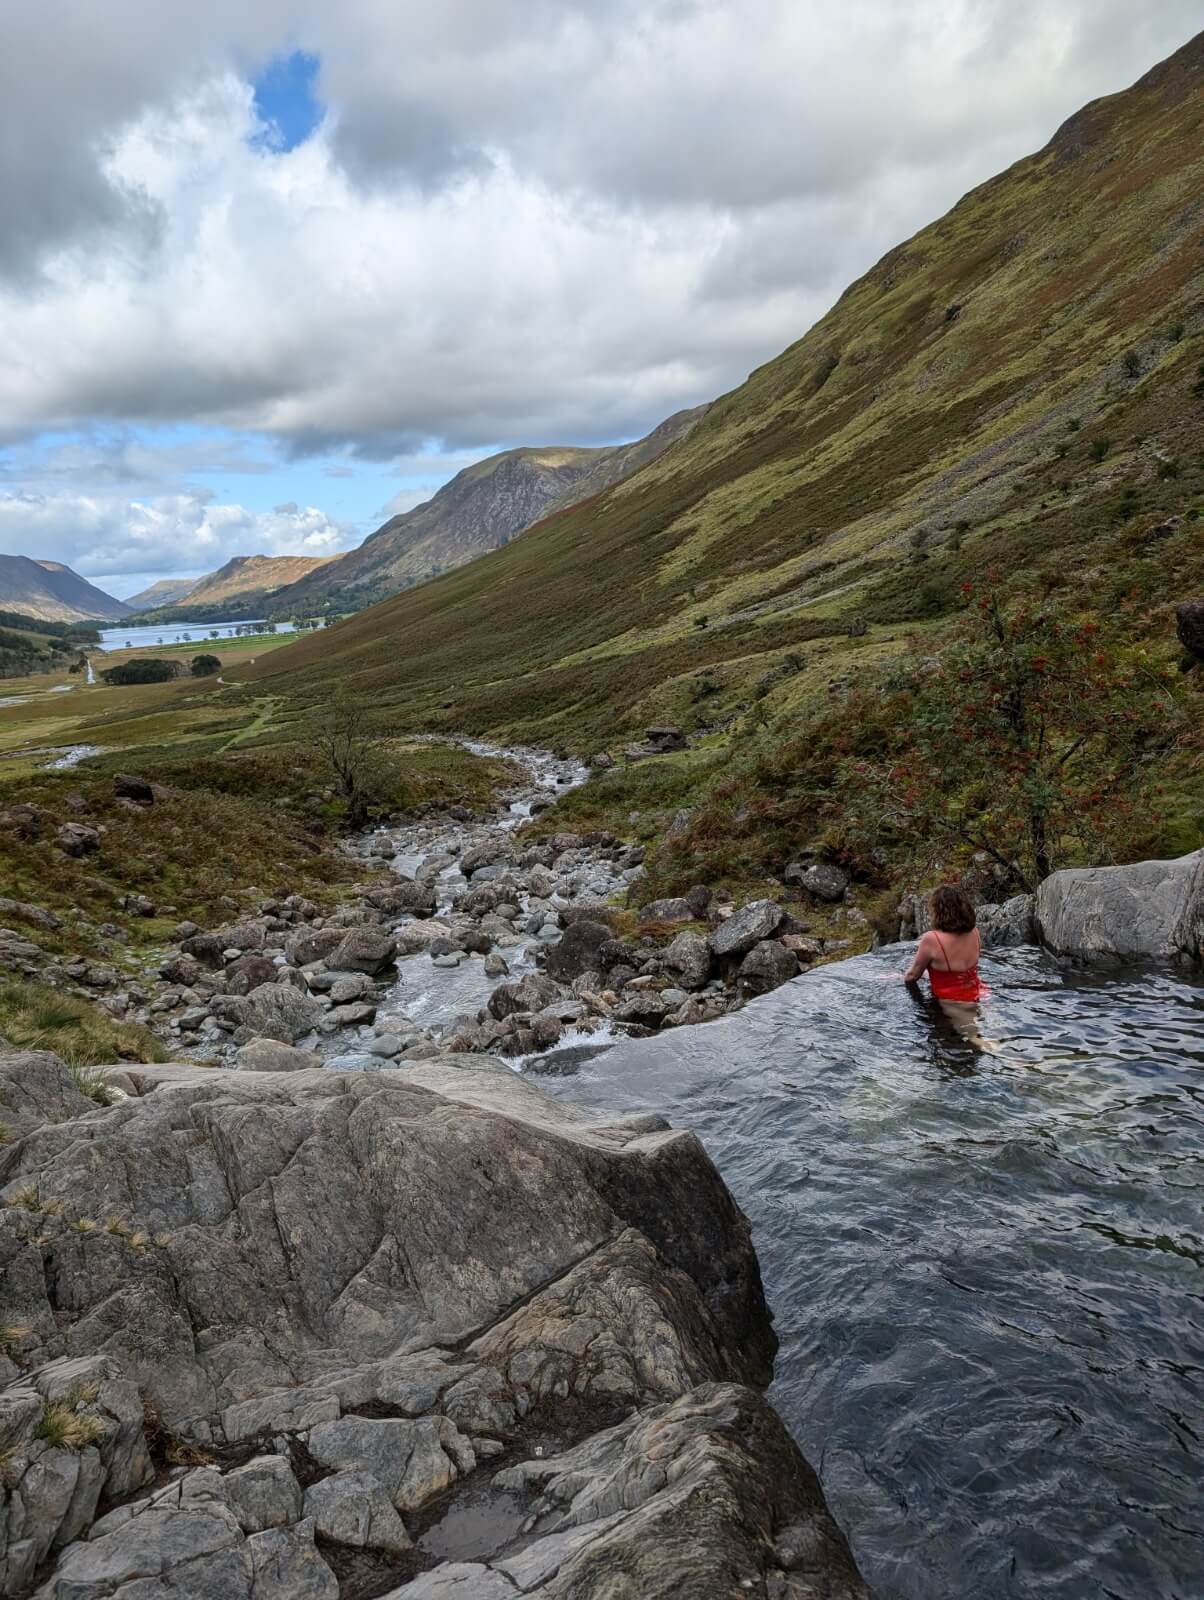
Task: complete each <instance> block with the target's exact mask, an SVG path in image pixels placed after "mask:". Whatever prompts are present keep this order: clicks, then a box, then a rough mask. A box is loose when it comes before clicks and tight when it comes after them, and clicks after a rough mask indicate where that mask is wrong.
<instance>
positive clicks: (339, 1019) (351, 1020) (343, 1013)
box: [318, 1000, 376, 1033]
mask: <svg viewBox="0 0 1204 1600" xmlns="http://www.w3.org/2000/svg"><path fill="white" fill-rule="evenodd" d="M375 1018H376V1007H375V1006H374V1005H372V1004H371V1003H370V1002H369V1001H367V1000H354V1001H352V1002H351V1003H350V1004H349V1005H345V1006H332V1007H331V1009H330V1010H329V1011H328V1012H327V1013H326V1015H325V1016H324V1017H322V1018H320V1019H319V1022H318V1027H319V1029H320V1030H321V1032H323V1033H334V1032H335V1031H336V1029H338V1028H359V1027H362V1026H363V1025H364V1024H365V1023H366V1022H372V1021H374V1020H375Z"/></svg>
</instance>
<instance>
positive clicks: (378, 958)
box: [329, 928, 396, 977]
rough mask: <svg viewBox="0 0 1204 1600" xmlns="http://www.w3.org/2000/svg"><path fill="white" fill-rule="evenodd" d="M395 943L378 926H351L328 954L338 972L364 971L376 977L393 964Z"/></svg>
mask: <svg viewBox="0 0 1204 1600" xmlns="http://www.w3.org/2000/svg"><path fill="white" fill-rule="evenodd" d="M395 952H396V945H395V944H394V942H393V940H392V939H391V938H390V937H389V935H388V934H387V933H382V932H381V930H380V929H379V928H352V929H351V931H350V932H349V933H348V934H347V935H346V937H345V938H344V939H343V940H342V941H341V943H340V944H339V945H337V946H336V948H335V949H334V950H333V951H332V952H331V954H330V956H329V965H330V966H332V967H335V968H337V969H338V970H339V971H340V972H366V973H368V974H369V976H370V977H376V976H377V975H378V974H380V973H382V972H384V971H385V970H386V968H388V967H391V966H392V965H393V959H394V954H395Z"/></svg>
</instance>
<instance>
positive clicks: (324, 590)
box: [280, 446, 611, 611]
mask: <svg viewBox="0 0 1204 1600" xmlns="http://www.w3.org/2000/svg"><path fill="white" fill-rule="evenodd" d="M610 453H611V452H610V451H609V450H575V449H570V448H568V447H561V446H552V447H549V448H543V449H522V450H506V451H504V452H503V453H502V454H500V455H496V456H488V457H486V459H485V460H484V461H477V462H474V463H473V465H472V466H471V467H466V468H465V469H464V471H463V472H458V473H457V474H456V476H455V477H454V478H453V479H452V480H451V482H450V483H445V484H444V485H443V487H442V488H441V489H440V490H439V491H438V493H437V494H435V495H434V496H433V497H432V498H431V499H430V500H427V501H426V502H425V503H424V504H422V505H420V506H416V507H415V508H414V509H413V510H412V511H403V512H402V513H401V515H400V516H396V517H390V519H389V521H388V522H386V523H385V524H384V525H383V526H382V527H379V528H378V529H377V530H376V532H375V533H372V534H369V536H368V537H367V539H365V540H364V542H363V544H362V545H360V547H359V548H358V549H357V550H351V551H349V552H348V553H347V555H345V556H340V557H339V558H338V560H337V561H336V562H335V563H334V564H332V565H331V566H330V567H329V568H328V569H327V570H326V571H324V572H322V573H320V574H317V575H315V576H312V577H310V578H308V579H307V580H305V581H304V582H302V583H299V584H296V585H294V586H293V588H292V589H291V590H290V592H289V593H288V594H287V595H282V596H280V604H281V605H287V606H290V607H293V608H294V609H298V608H299V609H300V610H302V611H304V610H306V609H310V610H312V609H315V608H317V607H319V606H321V605H323V604H326V603H330V604H333V606H334V608H335V609H336V610H345V609H349V608H354V607H356V606H363V605H367V604H369V603H370V602H371V601H372V600H375V599H379V598H381V597H382V596H384V595H388V594H395V593H396V592H397V590H399V589H401V588H404V587H406V586H408V585H412V584H414V583H418V582H420V581H421V580H422V579H424V578H429V577H430V576H431V575H432V574H433V573H438V572H442V571H444V570H445V569H447V568H449V567H458V566H461V565H462V564H463V563H464V562H466V561H471V560H473V558H474V557H475V556H479V555H482V554H483V553H484V552H485V551H487V550H493V549H496V548H497V547H498V546H499V545H502V544H505V542H506V541H507V540H508V539H510V538H511V537H512V536H513V535H514V534H516V533H518V532H519V531H520V530H521V529H523V528H526V527H529V526H530V524H531V523H532V522H534V521H536V520H537V518H539V517H540V516H542V515H543V513H544V510H545V508H546V507H547V506H548V505H549V504H550V503H551V502H552V501H554V500H558V499H559V498H560V497H561V496H562V495H563V494H564V493H565V492H566V491H571V489H572V486H573V485H574V484H576V483H577V482H578V480H580V479H581V478H582V477H583V476H584V475H585V473H586V472H588V471H589V469H590V468H591V467H592V466H594V465H596V464H597V462H598V461H599V460H601V459H603V458H604V457H606V456H608V455H609V454H610Z"/></svg>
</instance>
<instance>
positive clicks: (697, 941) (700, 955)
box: [662, 933, 711, 989]
mask: <svg viewBox="0 0 1204 1600" xmlns="http://www.w3.org/2000/svg"><path fill="white" fill-rule="evenodd" d="M662 959H663V961H664V964H665V970H666V971H668V972H671V973H672V974H673V976H674V977H675V978H677V980H678V981H679V982H680V984H681V986H682V988H683V989H701V988H702V986H703V985H704V984H705V983H706V981H707V979H708V978H709V977H710V975H711V947H710V945H709V944H708V943H707V941H706V939H704V938H703V936H702V935H701V934H700V933H679V934H678V935H677V937H676V939H674V940H673V942H672V943H671V944H670V945H669V946H668V948H667V949H666V950H665V952H664V956H663V958H662Z"/></svg>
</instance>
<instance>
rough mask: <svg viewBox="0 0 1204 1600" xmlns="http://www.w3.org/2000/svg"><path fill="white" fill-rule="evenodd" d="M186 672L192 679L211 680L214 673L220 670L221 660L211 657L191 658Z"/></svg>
mask: <svg viewBox="0 0 1204 1600" xmlns="http://www.w3.org/2000/svg"><path fill="white" fill-rule="evenodd" d="M188 670H189V671H190V672H191V673H192V675H193V677H194V678H211V677H212V676H213V674H214V673H215V672H220V671H221V670H222V663H221V658H220V657H219V656H211V655H200V656H193V658H192V664H191V666H190V667H189V669H188Z"/></svg>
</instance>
